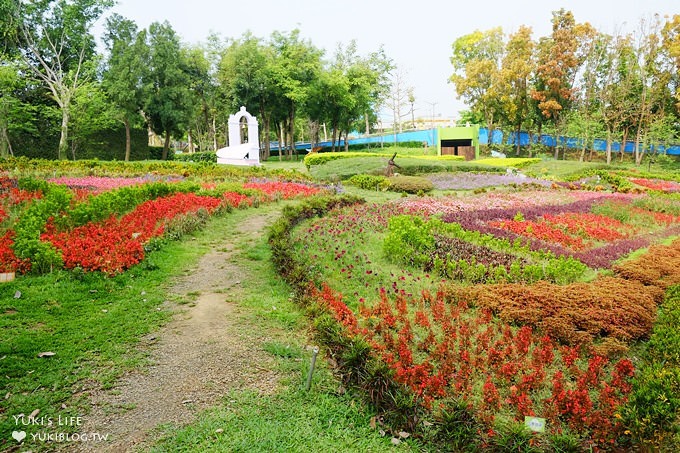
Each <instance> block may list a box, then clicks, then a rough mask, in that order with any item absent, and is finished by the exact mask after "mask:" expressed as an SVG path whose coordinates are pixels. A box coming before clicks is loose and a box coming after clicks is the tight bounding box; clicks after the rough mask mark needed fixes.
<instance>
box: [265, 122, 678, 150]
mask: <svg viewBox="0 0 680 453" xmlns="http://www.w3.org/2000/svg"><path fill="white" fill-rule="evenodd" d="M531 138H533V143H539V142H540V143H541V144H543V145H546V146H554V145H555V137H554V136H551V135H546V134H543V135H541V136H540V137H539V136H536V135H534V136H532V137H530V136H529V134H528V133H526V132H520V134H519V141H520V145H521V146H527V145H529V143H530V142H531V141H532V140H531ZM403 142H421V143H427V145H428V146H435V145H436V144H437V130H436V129H426V130H420V131H408V132H402V133H399V134H396V135H395V134H386V135H382V136H380V135H377V136H371V137H358V138H351V139H349V144H350V145H377V144H380V143H403ZM491 142H492V144H502V143H506V144H509V145H514V144H516V143H517V134H516V133H514V132H513V133H509V134H507V137H506V138H505V140H504V137H503V132H502V131H500V130H497V129H496V130H494V131H493V137H492V140H491ZM479 143H480V144H483V145H488V143H489V131H488V129H486V128H480V129H479ZM560 143H561V144H562V145H566V146H567V147H568V148H573V149H580V148H581V146H582V142H581V140H580V139H577V138H573V137H560ZM270 146H271V149H273V150H278V142H271V143H270ZM318 146H323V147H329V146H331V142H330V141H325V142H320V143H318ZM336 146H338V147H340V148H342V147H344V146H345V141H344V140H339V141H338V142H336ZM295 148H296V149H298V150H301V151H302V150H310V149H311V144H310V143H308V142H306V143H296V144H295ZM593 149H594V150H595V151H602V152H604V151H606V149H607V141H606V140H604V139H599V138H598V139H595V140H594V141H593ZM620 149H621V144H620V143H619V142H612V152H614V153H618V152H620ZM634 149H635V143H634V142H630V141H628V142H626V146H625V148H624V152H626V153H632V152H633V151H634ZM651 152H653V149H652V151H651ZM664 152H665V153H666V154H669V155H673V156H680V145H673V146H669V147H668V148H665V147H663V146H659V147H658V153H660V154H663V153H664Z"/></svg>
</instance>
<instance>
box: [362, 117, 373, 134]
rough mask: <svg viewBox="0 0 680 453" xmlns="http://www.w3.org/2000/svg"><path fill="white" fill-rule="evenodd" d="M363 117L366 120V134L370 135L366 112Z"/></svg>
mask: <svg viewBox="0 0 680 453" xmlns="http://www.w3.org/2000/svg"><path fill="white" fill-rule="evenodd" d="M364 119H365V120H366V135H370V133H371V124H370V123H369V122H368V113H364Z"/></svg>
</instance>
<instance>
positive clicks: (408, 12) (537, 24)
mask: <svg viewBox="0 0 680 453" xmlns="http://www.w3.org/2000/svg"><path fill="white" fill-rule="evenodd" d="M561 8H564V9H566V10H568V11H571V12H572V13H573V14H574V18H575V19H576V22H577V23H582V22H589V23H590V24H591V25H593V26H594V27H595V28H596V29H597V30H599V31H601V32H604V33H609V34H616V33H621V32H634V31H635V30H638V29H639V28H640V23H641V21H643V20H649V19H650V18H652V17H653V15H654V14H660V15H661V16H662V17H663V16H666V15H669V16H672V15H674V14H680V3H678V0H572V1H555V0H540V1H536V0H533V1H529V0H486V1H480V2H473V1H467V2H455V1H453V0H448V1H447V0H411V1H408V2H406V1H403V0H342V1H338V0H256V1H247V0H238V1H234V0H226V1H220V0H191V1H187V0H181V1H180V0H142V1H140V0H118V3H117V5H116V6H114V7H113V8H112V9H111V10H110V11H109V13H111V12H115V13H118V14H120V15H122V16H124V17H126V18H128V19H131V20H133V21H134V22H136V23H137V25H138V26H139V28H140V29H141V28H146V27H148V26H149V25H150V24H151V23H153V22H163V21H166V20H167V21H168V22H169V23H170V24H171V25H172V27H173V29H174V30H175V31H176V32H177V33H178V35H179V36H180V37H181V39H182V41H183V42H185V43H187V44H198V43H201V42H204V41H205V40H206V37H207V36H208V34H209V33H210V32H215V33H218V34H219V35H220V36H221V37H223V38H235V39H237V38H239V37H241V35H243V33H244V32H246V31H250V32H252V33H253V34H254V35H255V36H258V37H262V38H265V39H266V38H268V37H269V36H270V35H271V33H272V31H275V30H278V31H282V32H287V31H291V30H293V29H296V28H297V29H299V30H300V32H301V36H302V37H303V38H305V39H309V40H310V41H311V42H312V44H314V45H315V46H316V47H318V48H321V49H324V50H325V51H326V57H328V58H331V57H332V55H333V53H334V51H335V49H336V48H337V46H338V44H339V43H342V44H348V43H349V42H350V41H351V40H352V39H354V40H356V42H357V45H358V49H359V53H360V54H362V55H367V54H369V53H371V52H373V51H375V50H377V49H378V48H379V47H380V46H381V45H382V46H383V47H384V49H385V51H386V54H387V56H388V57H390V58H391V59H392V60H393V61H394V63H395V64H396V65H397V67H398V68H399V69H400V70H401V71H402V72H403V73H404V74H405V76H406V77H405V78H406V81H407V84H408V85H409V86H412V87H413V89H414V95H415V98H416V102H415V116H416V117H424V118H430V117H432V116H436V117H443V118H452V119H457V118H459V114H458V112H459V111H460V110H464V109H465V108H466V106H465V105H464V103H463V102H462V101H460V100H458V99H457V98H456V93H455V88H454V86H453V85H452V84H450V83H448V78H449V76H450V75H451V73H452V66H451V63H450V57H451V45H452V43H453V42H454V41H455V40H456V39H457V38H459V37H461V36H464V35H466V34H469V33H472V32H474V31H475V30H481V31H485V30H489V29H491V28H494V27H502V29H503V31H504V32H505V33H506V34H509V33H513V32H516V31H517V30H518V28H519V27H520V26H521V25H526V26H529V27H531V28H532V30H533V38H534V39H535V40H538V38H540V37H543V36H548V35H549V34H550V32H551V23H550V21H551V19H552V12H553V11H558V10H559V9H561ZM100 24H101V22H100ZM386 119H387V120H389V119H390V118H386Z"/></svg>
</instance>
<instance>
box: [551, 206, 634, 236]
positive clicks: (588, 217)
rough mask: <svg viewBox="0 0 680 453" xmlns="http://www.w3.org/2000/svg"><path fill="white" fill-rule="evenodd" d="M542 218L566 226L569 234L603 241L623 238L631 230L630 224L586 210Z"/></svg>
mask: <svg viewBox="0 0 680 453" xmlns="http://www.w3.org/2000/svg"><path fill="white" fill-rule="evenodd" d="M543 220H545V221H546V222H549V223H551V224H553V225H557V226H560V227H563V228H566V230H567V231H568V232H569V233H570V234H574V235H580V236H583V237H585V238H592V239H595V240H598V241H604V242H612V241H616V240H618V239H623V238H625V237H627V236H629V235H630V234H629V233H632V232H633V231H632V228H631V227H630V226H628V225H626V224H624V223H623V222H621V221H619V220H616V219H612V218H611V217H606V216H603V215H598V214H591V213H587V212H579V213H564V214H560V215H545V216H543Z"/></svg>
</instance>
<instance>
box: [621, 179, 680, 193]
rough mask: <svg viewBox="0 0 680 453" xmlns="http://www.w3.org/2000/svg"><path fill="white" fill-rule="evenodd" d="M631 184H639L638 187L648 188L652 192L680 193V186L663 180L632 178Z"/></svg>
mask: <svg viewBox="0 0 680 453" xmlns="http://www.w3.org/2000/svg"><path fill="white" fill-rule="evenodd" d="M630 181H631V182H633V183H635V184H637V185H638V186H642V187H646V188H648V189H652V190H661V191H664V192H677V191H680V184H678V183H677V182H673V181H664V180H662V179H644V178H631V180H630Z"/></svg>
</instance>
